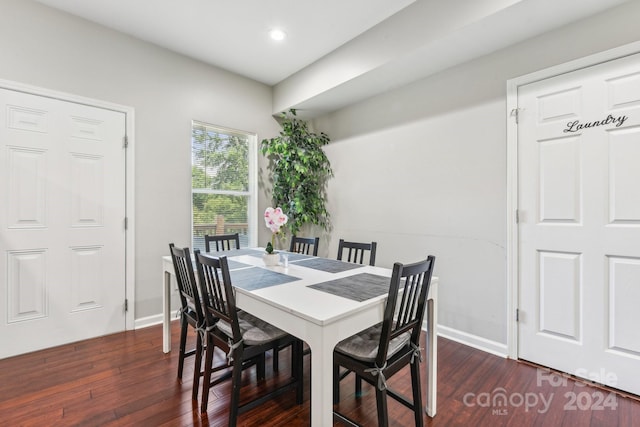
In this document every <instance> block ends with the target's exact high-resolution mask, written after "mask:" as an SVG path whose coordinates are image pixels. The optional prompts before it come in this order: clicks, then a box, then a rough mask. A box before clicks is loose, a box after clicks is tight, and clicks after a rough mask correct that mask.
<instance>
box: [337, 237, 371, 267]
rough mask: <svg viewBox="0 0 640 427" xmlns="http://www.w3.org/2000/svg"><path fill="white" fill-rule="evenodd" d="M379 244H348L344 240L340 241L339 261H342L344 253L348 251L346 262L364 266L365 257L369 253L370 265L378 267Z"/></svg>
mask: <svg viewBox="0 0 640 427" xmlns="http://www.w3.org/2000/svg"><path fill="white" fill-rule="evenodd" d="M377 246H378V243H376V242H371V243H358V242H346V241H345V240H344V239H340V241H339V242H338V261H342V260H343V259H342V257H343V253H344V251H345V249H346V250H347V254H346V255H347V257H346V259H345V261H347V262H353V263H356V264H364V255H365V253H366V252H369V265H376V249H377Z"/></svg>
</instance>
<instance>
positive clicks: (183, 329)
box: [178, 318, 189, 379]
mask: <svg viewBox="0 0 640 427" xmlns="http://www.w3.org/2000/svg"><path fill="white" fill-rule="evenodd" d="M188 327H189V323H188V322H187V321H186V319H183V318H181V319H180V353H179V354H178V378H179V379H182V369H183V367H184V354H185V352H186V350H185V347H186V346H187V328H188Z"/></svg>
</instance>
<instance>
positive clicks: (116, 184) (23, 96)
mask: <svg viewBox="0 0 640 427" xmlns="http://www.w3.org/2000/svg"><path fill="white" fill-rule="evenodd" d="M0 110H1V113H0V165H2V166H1V167H0V335H1V336H2V340H1V341H2V345H0V358H3V357H8V356H13V355H17V354H22V353H26V352H30V351H34V350H38V349H42V348H47V347H52V346H56V345H59V344H63V343H68V342H73V341H78V340H82V339H86V338H90V337H96V336H101V335H105V334H109V333H113V332H117V331H122V330H124V329H125V327H126V325H125V287H126V283H125V226H124V217H125V196H126V192H125V149H124V145H123V141H124V136H125V132H126V128H125V114H124V113H122V112H116V111H111V110H108V109H104V108H98V107H93V106H89V105H83V104H79V103H75V102H69V101H65V100H59V99H54V98H51V97H46V96H40V95H37V94H31V93H24V92H20V91H16V90H9V89H0Z"/></svg>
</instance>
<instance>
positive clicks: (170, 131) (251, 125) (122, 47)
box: [0, 0, 279, 319]
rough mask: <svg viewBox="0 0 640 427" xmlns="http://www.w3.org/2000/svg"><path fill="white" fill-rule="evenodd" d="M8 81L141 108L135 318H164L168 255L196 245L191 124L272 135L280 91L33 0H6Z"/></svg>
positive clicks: (2, 6) (3, 56)
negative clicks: (274, 101)
mask: <svg viewBox="0 0 640 427" xmlns="http://www.w3.org/2000/svg"><path fill="white" fill-rule="evenodd" d="M0 79H3V80H11V81H16V82H21V83H25V84H30V85H34V86H39V87H44V88H47V89H52V90H56V91H61V92H67V93H70V94H75V95H80V96H84V97H89V98H94V99H99V100H105V101H109V102H113V103H116V104H121V105H126V106H130V107H133V108H134V109H135V132H136V134H135V143H134V147H133V148H134V150H135V211H136V218H135V222H136V232H135V239H136V249H135V253H136V254H135V258H136V266H135V267H136V280H135V282H136V283H135V286H136V305H135V316H136V319H141V318H144V317H146V316H151V315H157V314H159V313H161V311H162V292H161V281H162V275H161V263H160V259H161V256H162V255H167V254H168V252H169V248H168V244H169V242H175V243H176V244H177V245H179V246H187V245H190V244H191V243H190V227H191V208H190V206H191V199H190V197H191V195H190V190H189V188H190V185H191V181H190V180H191V164H190V162H191V158H190V136H191V120H193V119H195V120H200V121H203V122H208V123H212V124H216V125H221V126H226V127H230V128H234V129H240V130H245V131H250V132H256V133H257V134H258V139H259V140H260V139H261V138H264V137H270V136H272V135H274V134H276V133H277V132H278V130H279V127H278V125H277V123H276V121H275V120H274V119H273V118H272V117H271V108H272V107H271V89H270V88H269V87H268V86H265V85H263V84H260V83H257V82H254V81H252V80H248V79H245V78H242V77H239V76H237V75H235V74H232V73H229V72H226V71H223V70H220V69H217V68H213V67H210V66H207V65H204V64H202V63H199V62H197V61H193V60H190V59H187V58H186V57H183V56H180V55H177V54H174V53H172V52H170V51H168V50H165V49H161V48H158V47H155V46H153V45H150V44H147V43H144V42H141V41H138V40H136V39H133V38H131V37H128V36H125V35H122V34H118V33H116V32H114V31H111V30H108V29H106V28H103V27H99V26H96V25H94V24H91V23H89V22H88V21H85V20H82V19H78V18H75V17H73V16H71V15H68V14H65V13H61V12H57V11H55V10H52V9H49V8H47V7H45V6H42V5H41V4H39V3H35V2H32V1H29V0H0ZM261 196H262V197H263V192H261ZM265 204H266V203H265V202H264V200H261V202H260V206H265Z"/></svg>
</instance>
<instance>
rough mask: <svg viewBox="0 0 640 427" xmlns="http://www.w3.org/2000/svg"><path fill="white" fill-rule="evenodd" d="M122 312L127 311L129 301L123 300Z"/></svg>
mask: <svg viewBox="0 0 640 427" xmlns="http://www.w3.org/2000/svg"><path fill="white" fill-rule="evenodd" d="M124 311H129V300H128V299H126V298H125V299H124Z"/></svg>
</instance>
